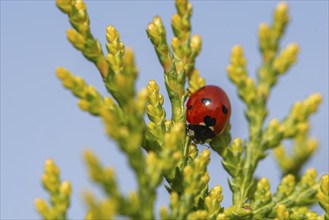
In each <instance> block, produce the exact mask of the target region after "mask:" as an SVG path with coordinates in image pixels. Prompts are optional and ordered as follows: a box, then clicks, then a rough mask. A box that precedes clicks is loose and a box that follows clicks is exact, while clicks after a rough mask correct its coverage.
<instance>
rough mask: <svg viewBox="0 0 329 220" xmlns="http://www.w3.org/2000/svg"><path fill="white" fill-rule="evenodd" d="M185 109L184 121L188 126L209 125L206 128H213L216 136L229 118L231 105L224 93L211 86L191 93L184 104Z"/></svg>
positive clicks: (218, 88)
mask: <svg viewBox="0 0 329 220" xmlns="http://www.w3.org/2000/svg"><path fill="white" fill-rule="evenodd" d="M186 108H187V113H186V120H187V122H188V123H189V124H191V125H207V123H209V125H210V126H208V127H211V126H213V131H214V133H215V134H216V135H217V134H220V133H221V132H222V131H223V130H224V128H225V127H226V125H227V123H228V121H229V118H230V116H231V104H230V101H229V99H228V97H227V95H226V93H225V92H224V90H223V89H221V88H220V87H218V86H213V85H208V86H205V87H202V88H201V89H199V90H197V91H195V92H194V93H192V95H191V96H190V98H189V99H188V101H187V103H186ZM205 119H207V120H205ZM210 119H211V120H210ZM213 119H215V121H214V120H213ZM209 120H210V121H209ZM214 122H215V124H214Z"/></svg>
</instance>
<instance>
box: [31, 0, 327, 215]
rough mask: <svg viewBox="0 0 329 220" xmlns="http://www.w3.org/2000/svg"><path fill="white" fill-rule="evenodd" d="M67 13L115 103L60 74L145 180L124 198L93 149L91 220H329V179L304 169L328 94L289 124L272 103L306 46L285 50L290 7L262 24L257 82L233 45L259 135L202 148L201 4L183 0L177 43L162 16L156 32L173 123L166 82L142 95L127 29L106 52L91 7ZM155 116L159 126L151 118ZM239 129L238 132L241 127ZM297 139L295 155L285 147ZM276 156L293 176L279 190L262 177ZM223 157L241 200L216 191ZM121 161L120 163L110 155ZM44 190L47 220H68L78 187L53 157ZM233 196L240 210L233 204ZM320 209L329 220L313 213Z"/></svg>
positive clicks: (78, 43) (237, 74)
mask: <svg viewBox="0 0 329 220" xmlns="http://www.w3.org/2000/svg"><path fill="white" fill-rule="evenodd" d="M56 5H57V7H58V8H59V9H60V10H61V11H62V12H63V13H64V14H66V15H67V16H68V19H69V21H70V23H71V25H72V28H71V29H68V30H67V32H66V34H67V38H68V40H69V41H70V42H71V44H72V45H73V46H74V47H75V48H76V49H77V50H79V51H81V53H82V54H83V55H84V57H85V58H87V60H89V61H91V62H92V63H94V64H95V66H96V68H97V70H98V71H99V73H100V78H101V79H102V80H103V81H104V85H105V87H106V89H107V91H108V93H109V96H103V95H101V94H100V92H98V91H97V89H96V88H94V87H93V86H91V85H88V84H87V83H86V82H85V81H84V80H83V79H82V78H81V77H78V76H75V75H73V74H72V73H71V72H70V71H69V70H67V69H65V68H64V67H59V68H57V69H56V74H57V77H58V78H59V79H60V80H61V82H62V84H63V86H64V87H65V88H66V89H68V90H70V91H71V92H72V94H73V95H74V96H76V97H77V98H78V100H79V101H78V106H79V107H80V108H81V109H82V110H83V111H85V112H88V113H90V114H91V115H93V116H96V117H99V118H100V119H101V120H102V121H103V123H104V126H105V128H106V133H107V135H108V136H109V137H110V138H112V139H113V140H114V141H115V142H116V143H117V146H118V147H119V148H120V149H121V151H122V152H123V153H124V154H125V156H126V157H127V161H128V163H129V166H130V167H131V170H132V172H133V173H134V175H135V177H136V181H137V190H136V191H134V192H131V193H130V194H129V195H128V196H126V195H125V194H123V193H122V192H121V190H122V189H120V186H119V185H118V183H117V180H116V177H115V171H114V170H113V169H112V168H110V167H105V166H103V165H102V163H101V162H100V161H99V160H98V158H97V156H96V155H95V154H93V152H92V151H90V150H89V151H86V152H84V159H85V162H86V164H87V168H88V174H89V176H90V178H91V180H92V181H94V182H95V183H97V184H98V185H99V186H100V188H101V189H102V190H103V192H104V194H105V195H106V198H105V199H102V200H100V199H97V198H96V197H95V196H94V195H93V194H85V195H84V200H85V203H86V204H87V207H88V210H87V211H86V214H85V218H86V219H113V218H116V217H118V216H120V217H127V218H131V219H156V218H161V219H214V220H215V219H216V220H221V219H278V220H279V219H280V220H281V219H282V220H283V219H312V220H315V219H326V220H329V175H328V174H326V175H323V176H322V177H318V175H317V171H316V170H315V169H308V170H307V171H306V172H305V173H301V172H300V170H301V168H302V166H303V164H305V162H306V161H307V160H308V159H309V158H310V156H311V155H312V154H313V153H314V152H315V150H316V149H317V146H318V144H317V141H316V140H315V139H313V138H311V137H310V136H309V127H310V123H309V118H310V116H311V115H312V114H313V113H315V112H316V111H317V109H318V106H319V104H320V103H321V99H322V98H321V95H320V94H312V95H310V96H309V97H307V98H305V99H304V100H301V101H297V102H295V103H294V104H293V105H292V107H291V109H290V112H289V113H288V114H287V116H286V117H285V118H283V119H282V120H279V119H275V118H273V119H271V120H270V121H269V123H265V119H266V117H267V114H268V109H267V102H268V99H269V96H270V93H271V90H272V88H273V87H274V86H275V85H276V83H277V82H278V79H279V77H280V76H281V75H283V74H285V73H286V72H287V70H288V69H289V68H290V67H291V66H292V65H293V64H294V63H295V62H296V60H297V55H298V51H299V47H298V45H297V44H296V43H291V44H289V45H288V46H287V47H285V48H283V49H281V48H280V47H279V45H280V44H279V43H280V40H281V37H282V35H283V34H284V32H285V30H286V26H287V24H288V22H289V16H288V5H287V4H286V3H279V4H278V5H277V7H276V9H275V10H274V13H273V21H272V24H266V23H262V24H260V26H259V31H258V38H259V50H260V53H261V57H262V62H261V65H260V67H259V69H258V71H257V79H253V78H252V77H250V76H249V75H248V72H247V67H246V66H247V62H246V58H245V56H244V51H243V48H242V47H241V46H239V45H236V46H233V48H232V52H231V55H230V63H229V64H228V66H227V69H226V70H227V74H228V78H229V79H230V81H231V82H232V83H233V84H234V85H235V86H236V90H237V94H238V96H239V97H240V99H241V100H242V101H243V103H244V104H245V116H246V120H247V122H248V126H249V127H248V131H249V137H248V138H247V139H246V140H242V139H241V138H235V139H231V135H230V127H231V126H230V125H228V126H227V127H226V129H225V130H224V131H223V132H222V133H221V134H220V135H218V136H216V137H215V138H214V139H213V140H212V141H211V142H210V143H209V145H210V148H209V149H207V148H201V149H202V151H201V152H199V150H198V148H197V145H196V143H195V142H194V141H193V140H191V138H190V137H189V136H188V135H187V130H186V108H185V102H186V100H187V98H188V97H189V96H190V95H191V93H193V92H194V91H196V90H198V89H199V88H201V87H203V86H205V85H206V82H205V79H204V78H202V76H201V75H200V73H199V71H198V70H197V69H196V67H195V59H196V57H197V56H198V55H199V53H200V50H201V37H200V36H199V35H192V34H191V22H190V18H191V16H192V4H191V3H190V2H188V1H187V0H176V2H175V6H176V9H177V12H176V14H174V15H173V16H172V20H171V27H172V30H173V34H174V37H173V38H172V39H171V42H170V44H169V43H168V40H167V36H166V30H165V26H164V24H163V22H162V20H161V18H160V17H158V16H156V17H154V18H153V20H152V21H151V22H150V23H149V24H148V25H147V28H146V33H147V37H148V38H149V40H150V42H151V43H152V44H153V46H154V50H155V53H156V55H157V57H158V58H159V62H160V64H161V66H162V68H163V76H164V82H165V87H166V90H167V92H168V96H169V100H170V102H171V112H172V114H171V116H169V117H168V116H167V114H166V110H165V109H164V108H163V102H164V97H163V95H162V94H161V93H160V91H159V85H158V84H157V82H155V81H154V80H150V81H149V82H148V84H147V85H146V86H145V88H143V89H141V90H140V91H136V90H135V82H136V79H137V76H138V71H137V67H136V64H135V61H134V53H133V51H132V50H131V49H129V48H126V47H125V45H124V43H123V42H122V41H121V40H120V35H119V33H118V31H117V29H116V28H115V27H113V26H108V27H107V28H106V39H107V43H106V49H107V52H105V53H104V51H103V50H102V46H101V43H100V42H99V41H98V40H97V39H95V38H94V36H93V34H92V33H91V30H90V18H89V16H88V13H87V8H86V4H85V2H84V1H83V0H57V1H56ZM145 114H146V115H147V117H148V119H149V122H148V123H146V122H145V121H144V116H145ZM232 126H234V125H232ZM287 139H290V140H293V143H294V150H293V152H292V154H288V153H287V152H286V150H285V147H284V146H283V145H282V142H283V141H284V140H287ZM272 150H273V152H274V155H275V158H276V161H277V162H278V166H279V167H280V169H281V171H282V174H283V178H282V180H281V183H280V184H279V185H278V186H277V187H276V189H273V188H272V191H271V190H270V187H271V186H270V182H269V180H268V179H267V178H259V179H257V178H256V177H255V170H256V168H257V165H258V164H259V162H260V161H261V160H262V159H264V158H265V157H266V156H268V153H269V152H270V151H272ZM211 154H216V155H218V156H219V157H221V160H222V165H223V167H224V169H225V170H226V171H227V173H228V174H229V175H230V177H229V185H230V189H231V191H232V198H223V195H222V187H221V186H219V185H217V186H215V187H213V188H209V186H208V182H209V179H210V176H209V173H208V171H207V166H208V164H209V163H210V155H211ZM109 159H111V158H109ZM163 183H164V185H165V187H166V189H167V192H168V196H169V197H170V204H169V206H168V207H165V206H164V207H161V209H160V210H155V205H154V204H155V200H156V198H157V188H158V187H163ZM42 184H43V186H44V188H45V190H46V191H47V192H48V194H49V199H48V201H46V200H44V199H36V200H35V206H36V209H37V211H38V213H39V214H40V215H41V217H42V218H43V219H68V215H67V212H68V208H69V206H70V196H71V192H72V189H71V184H70V182H69V181H62V180H61V178H60V170H59V168H58V167H57V165H56V164H55V162H54V161H53V160H51V159H49V160H47V161H46V162H45V168H44V174H43V176H42ZM223 199H228V200H232V205H231V206H229V207H223V206H222V205H221V202H222V200H223ZM314 204H319V205H320V206H321V207H322V209H323V213H316V212H314V211H311V210H310V206H312V205H314Z"/></svg>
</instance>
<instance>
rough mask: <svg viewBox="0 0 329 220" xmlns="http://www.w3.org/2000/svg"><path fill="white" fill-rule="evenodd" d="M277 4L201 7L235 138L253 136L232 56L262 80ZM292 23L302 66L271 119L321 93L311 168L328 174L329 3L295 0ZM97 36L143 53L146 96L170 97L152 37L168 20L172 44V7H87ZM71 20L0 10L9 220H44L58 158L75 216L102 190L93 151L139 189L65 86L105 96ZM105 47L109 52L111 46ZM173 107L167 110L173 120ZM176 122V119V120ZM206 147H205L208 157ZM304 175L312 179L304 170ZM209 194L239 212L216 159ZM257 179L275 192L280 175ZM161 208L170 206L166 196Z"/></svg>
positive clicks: (40, 8)
mask: <svg viewBox="0 0 329 220" xmlns="http://www.w3.org/2000/svg"><path fill="white" fill-rule="evenodd" d="M276 4H277V2H276V1H267V2H265V1H232V2H229V1H194V2H193V6H194V10H193V17H192V32H193V33H198V34H200V35H201V36H202V39H203V48H202V52H201V54H200V56H199V58H198V59H197V62H196V66H197V68H198V69H199V70H200V72H201V74H202V75H203V76H204V77H205V79H206V80H207V82H211V84H215V85H219V86H221V87H222V88H224V89H225V91H226V92H227V94H228V95H229V97H230V100H231V104H232V109H233V111H232V117H231V124H232V136H233V137H242V138H246V137H247V124H246V122H245V119H244V115H243V110H244V106H243V104H242V103H241V101H240V100H239V99H238V97H237V95H236V90H235V87H234V85H232V84H231V83H230V82H229V80H228V78H227V75H226V72H225V68H226V66H227V65H228V60H229V54H230V50H231V48H232V46H233V45H235V44H240V45H242V46H243V48H244V49H245V54H246V57H247V60H248V70H249V73H250V74H251V75H252V76H254V75H255V72H256V70H257V68H258V67H259V65H260V56H259V52H258V49H257V28H258V25H259V23H261V22H270V21H271V18H272V12H273V10H274V8H275V6H276ZM288 4H289V6H290V16H291V23H290V24H289V27H288V31H287V32H286V35H285V36H284V38H283V41H282V44H281V45H282V46H286V45H287V44H288V43H290V42H297V43H298V44H299V45H300V48H301V49H300V55H299V59H298V63H297V64H296V65H295V66H294V67H293V68H291V70H290V71H289V72H288V74H287V75H284V76H282V77H281V78H280V80H279V83H278V85H277V86H276V87H275V88H274V90H273V92H272V94H271V98H270V100H269V109H270V114H269V119H270V118H273V117H276V118H278V119H282V118H284V116H285V115H287V112H288V110H289V108H290V106H291V105H292V103H293V102H294V101H296V100H301V99H304V98H305V97H307V96H308V95H309V94H311V93H313V92H319V93H321V94H322V95H323V103H322V105H321V107H320V109H319V112H318V113H317V114H316V115H315V116H312V118H311V123H312V131H311V135H312V136H314V137H316V138H318V139H319V141H320V149H319V150H318V152H317V153H316V154H315V156H314V157H313V158H312V159H311V161H310V162H309V163H308V164H307V165H306V166H305V168H309V167H314V168H316V169H317V170H318V172H319V174H324V173H326V172H328V20H329V19H328V2H327V1H291V2H288ZM87 7H88V11H89V15H90V18H91V29H92V32H93V34H94V36H95V37H96V38H97V39H99V40H100V41H101V42H102V43H103V46H104V45H105V39H106V38H105V30H106V26H108V25H114V26H115V27H116V28H117V29H118V31H119V32H120V34H121V39H122V41H123V42H124V43H125V45H126V46H127V47H132V48H133V49H134V51H135V53H136V59H137V65H138V69H139V74H140V75H139V80H138V82H137V88H138V89H140V88H142V87H144V86H145V85H146V84H147V82H148V80H151V79H154V80H156V81H157V82H158V83H159V84H160V85H161V92H162V93H163V94H165V92H166V91H165V89H164V86H163V75H162V69H161V67H160V65H159V63H158V60H157V57H156V55H155V52H154V50H153V47H152V45H151V43H150V42H149V40H148V39H147V36H146V32H145V28H146V26H147V24H148V23H149V22H150V21H151V20H152V18H153V17H154V16H155V15H160V16H161V17H162V19H163V21H164V24H165V26H166V28H167V33H168V39H171V37H172V33H171V29H170V19H171V15H172V14H174V13H175V8H174V3H173V2H172V1H87ZM69 27H70V25H69V22H68V19H67V17H66V16H65V15H64V14H62V13H61V12H60V11H59V10H58V9H57V8H56V6H55V3H54V2H53V1H3V0H2V1H1V194H0V195H1V216H0V218H1V219H35V218H39V217H38V215H37V213H36V212H35V209H34V206H33V200H34V199H35V198H36V197H42V198H47V195H46V193H45V192H44V190H43V189H42V187H41V185H40V177H41V175H42V170H43V163H44V161H45V159H47V158H53V159H54V160H55V161H56V163H57V164H58V165H59V166H60V168H61V177H62V179H65V180H70V181H71V182H72V184H73V196H72V207H71V208H70V211H69V217H70V218H72V219H77V218H82V217H83V216H84V204H83V202H82V200H81V198H82V196H81V194H82V192H83V191H85V190H88V189H89V190H93V191H96V193H97V195H99V196H101V193H99V190H98V189H97V187H96V186H95V185H94V184H92V183H90V181H89V180H88V177H87V173H86V170H85V165H84V163H83V161H82V152H83V150H84V149H92V150H93V151H94V152H95V153H96V155H98V156H99V158H100V159H101V160H102V162H103V163H104V164H106V165H108V166H113V167H114V168H115V169H116V173H117V176H118V181H119V183H120V187H121V190H122V191H123V192H124V193H126V194H127V193H128V192H129V191H131V190H134V189H135V188H136V184H135V182H134V176H133V174H132V173H131V172H130V171H129V168H128V166H127V161H126V158H125V157H124V156H123V155H122V154H121V153H120V151H119V150H118V149H117V147H116V145H115V143H114V142H113V141H112V140H109V139H108V138H107V137H106V135H105V133H104V128H103V126H102V123H101V121H100V120H99V119H98V118H96V117H92V116H90V115H88V114H86V113H84V112H82V111H80V109H79V108H78V107H77V105H76V103H77V100H76V99H75V98H74V97H73V96H72V95H71V94H70V93H69V92H68V91H67V90H65V89H63V88H62V86H61V84H60V82H59V80H57V78H56V76H55V73H54V70H55V68H56V67H58V66H64V67H66V68H67V69H69V70H70V71H72V72H73V73H74V74H76V75H80V76H82V77H83V78H84V79H85V80H86V82H88V83H89V84H92V85H94V86H95V87H96V88H97V89H98V90H99V91H101V92H102V93H103V94H106V91H105V89H104V87H103V85H102V80H101V79H100V76H99V73H98V72H97V70H96V68H95V67H94V66H93V65H92V64H91V63H89V62H88V61H87V60H86V59H84V57H83V56H82V55H81V54H80V52H78V51H76V50H75V49H74V48H73V47H72V46H71V45H70V43H69V42H68V41H67V40H66V36H65V31H66V29H67V28H69ZM104 48H105V47H104ZM169 106H170V104H169V100H168V99H167V98H166V100H165V107H166V109H167V110H168V112H169ZM167 115H169V114H167ZM203 148H204V147H202V146H201V147H200V149H203ZM305 168H304V170H305ZM209 172H210V176H211V180H210V186H214V185H216V184H220V185H222V186H223V189H224V201H223V204H224V206H225V207H227V206H229V205H230V204H231V197H230V193H229V189H228V184H227V178H228V176H227V174H226V173H225V171H224V169H223V168H222V166H221V164H220V158H218V157H217V156H216V155H215V154H213V155H212V158H211V163H210V166H209ZM256 173H257V176H259V177H268V178H270V179H271V183H272V184H271V190H272V191H274V190H275V188H276V185H277V184H278V181H279V177H280V173H279V171H278V168H277V166H276V163H275V161H274V160H273V157H272V155H271V154H270V155H269V157H268V159H266V160H264V161H262V162H261V163H260V165H259V167H258V169H257V172H256ZM159 193H160V198H158V200H157V206H159V205H162V204H167V203H168V196H167V195H166V193H165V190H164V189H163V188H160V189H159Z"/></svg>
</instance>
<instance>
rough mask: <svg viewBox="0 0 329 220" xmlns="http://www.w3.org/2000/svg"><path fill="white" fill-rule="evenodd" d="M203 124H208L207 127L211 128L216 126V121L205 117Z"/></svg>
mask: <svg viewBox="0 0 329 220" xmlns="http://www.w3.org/2000/svg"><path fill="white" fill-rule="evenodd" d="M203 122H204V123H205V124H206V126H208V127H210V126H215V124H216V119H215V118H212V117H210V116H209V115H207V116H205V117H204V118H203Z"/></svg>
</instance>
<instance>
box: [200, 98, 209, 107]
mask: <svg viewBox="0 0 329 220" xmlns="http://www.w3.org/2000/svg"><path fill="white" fill-rule="evenodd" d="M201 102H202V103H203V104H204V105H205V106H207V105H210V104H211V99H209V98H202V99H201Z"/></svg>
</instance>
